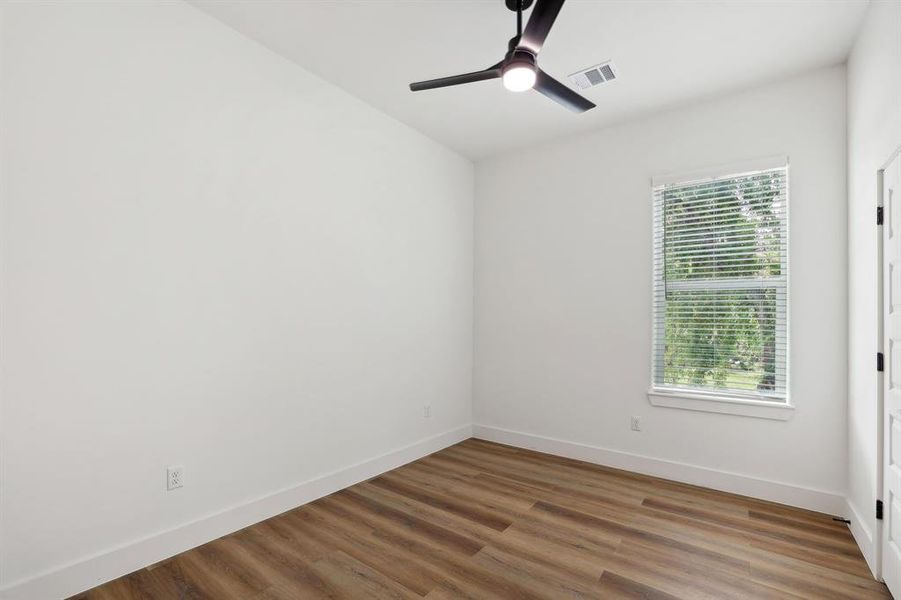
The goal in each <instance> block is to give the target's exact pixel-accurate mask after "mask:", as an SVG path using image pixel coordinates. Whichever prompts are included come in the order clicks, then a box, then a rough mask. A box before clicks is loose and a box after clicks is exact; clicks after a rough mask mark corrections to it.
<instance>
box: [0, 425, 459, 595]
mask: <svg viewBox="0 0 901 600" xmlns="http://www.w3.org/2000/svg"><path fill="white" fill-rule="evenodd" d="M470 437H472V427H471V426H469V425H465V426H463V427H458V428H456V429H452V430H450V431H446V432H444V433H441V434H438V435H435V436H432V437H429V438H426V439H423V440H420V441H418V442H414V443H412V444H409V445H407V446H404V447H402V448H398V449H397V450H393V451H391V452H388V453H386V454H383V455H381V456H378V457H376V458H372V459H369V460H366V461H363V462H360V463H357V464H355V465H351V466H349V467H346V468H344V469H341V470H339V471H334V472H332V473H329V474H327V475H323V476H322V477H318V478H316V479H312V480H310V481H305V482H303V483H301V484H298V485H295V486H292V487H290V488H286V489H284V490H281V491H278V492H275V493H272V494H268V495H266V496H263V497H261V498H258V499H256V500H252V501H250V502H247V503H244V504H241V505H238V506H232V507H230V508H227V509H225V510H222V511H220V512H218V513H215V514H212V515H209V516H206V517H203V518H200V519H197V520H196V521H192V522H190V523H185V524H184V525H180V526H178V527H174V528H172V529H169V530H166V531H162V532H159V533H156V534H153V535H149V536H147V537H145V538H142V539H139V540H135V541H133V542H130V543H127V544H123V545H121V546H118V547H116V548H112V549H110V550H108V551H106V552H103V553H100V554H96V555H94V556H90V557H86V558H84V559H82V560H79V561H78V562H75V563H72V564H69V565H65V566H62V567H58V568H55V569H52V570H50V571H48V572H45V573H42V574H39V575H37V576H35V577H31V578H28V579H26V580H21V581H17V582H13V583H11V584H8V585H7V586H5V587H4V588H3V589H0V598H3V599H7V600H48V599H50V598H66V597H68V596H71V595H74V594H78V593H80V592H83V591H85V590H87V589H90V588H92V587H94V586H97V585H100V584H101V583H105V582H107V581H110V580H112V579H115V578H117V577H121V576H122V575H125V574H127V573H131V572H132V571H136V570H138V569H141V568H143V567H146V566H148V565H151V564H153V563H156V562H159V561H161V560H164V559H166V558H169V557H171V556H174V555H176V554H179V553H180V552H184V551H185V550H189V549H191V548H194V547H197V546H200V545H201V544H205V543H207V542H209V541H212V540H214V539H216V538H219V537H222V536H223V535H226V534H228V533H232V532H234V531H237V530H239V529H243V528H244V527H247V526H249V525H253V524H254V523H258V522H259V521H262V520H264V519H268V518H269V517H273V516H275V515H277V514H280V513H283V512H285V511H287V510H290V509H292V508H295V507H297V506H300V505H303V504H306V503H308V502H312V501H313V500H316V499H317V498H321V497H323V496H326V495H328V494H331V493H333V492H336V491H338V490H341V489H344V488H346V487H349V486H351V485H354V484H356V483H359V482H361V481H365V480H366V479H370V478H372V477H375V476H377V475H380V474H382V473H384V472H385V471H390V470H391V469H396V468H397V467H400V466H401V465H405V464H407V463H409V462H412V461H414V460H417V459H419V458H422V457H423V456H426V455H428V454H431V453H433V452H437V451H438V450H441V449H443V448H446V447H448V446H451V445H453V444H456V443H458V442H461V441H463V440H465V439H468V438H470Z"/></svg>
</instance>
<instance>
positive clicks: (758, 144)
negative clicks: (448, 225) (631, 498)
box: [474, 67, 847, 511]
mask: <svg viewBox="0 0 901 600" xmlns="http://www.w3.org/2000/svg"><path fill="white" fill-rule="evenodd" d="M845 141H846V140H845V73H844V68H843V67H835V68H830V69H826V70H821V71H817V72H814V73H810V74H807V75H804V76H801V77H798V78H795V79H793V80H790V81H786V82H782V83H778V84H775V85H770V86H766V87H761V88H757V89H755V90H753V91H748V92H744V93H741V94H737V95H734V96H730V97H726V98H722V99H717V100H712V101H709V102H705V103H701V104H698V105H694V106H692V107H690V108H684V109H680V110H675V111H672V112H667V113H664V114H660V115H657V116H653V117H651V118H647V119H644V120H640V121H635V122H631V123H625V124H622V125H620V126H616V127H611V128H609V129H604V130H601V131H597V132H593V133H590V134H586V135H583V136H579V137H574V138H567V139H564V140H560V141H559V142H556V143H551V144H547V145H543V146H540V147H536V148H533V149H528V150H524V151H522V152H517V153H512V154H507V155H504V156H501V157H498V158H495V159H492V160H486V161H484V162H480V163H478V165H477V169H476V190H477V196H476V324H477V326H476V364H475V376H474V377H475V383H474V388H475V396H474V403H475V405H474V418H475V423H476V432H477V434H479V435H485V436H487V437H491V438H492V439H500V440H507V441H512V442H514V443H516V442H519V443H525V444H529V443H531V444H532V445H536V446H537V447H540V448H544V449H552V450H556V451H567V452H570V453H574V454H576V455H579V456H584V457H587V458H589V459H592V458H597V459H598V460H600V461H601V462H604V461H606V462H612V463H615V464H617V465H620V466H624V467H626V468H632V469H638V470H645V471H648V472H655V473H659V474H664V475H668V476H675V477H679V478H683V479H691V480H692V481H694V482H696V483H701V484H704V485H710V486H714V487H721V488H725V489H732V490H735V491H742V492H744V493H751V494H752V495H762V496H770V497H773V498H774V499H778V500H782V501H790V502H793V503H798V504H802V505H809V506H812V507H816V508H820V509H823V510H836V511H837V510H841V509H842V508H843V507H844V504H843V501H842V496H843V495H844V489H845V471H846V468H845V465H846V443H845V442H846V423H845V415H846V389H847V386H846V375H845V374H846V364H847V362H846V361H847V352H846V349H845V345H846V339H847V321H846V318H847V316H846V307H847V304H846V297H847V293H846V283H847V280H846V264H847V255H846V223H845V217H846V201H845V197H846V196H845V189H846V187H845V184H846V182H845ZM772 155H788V156H789V159H790V161H791V189H790V193H791V197H790V210H791V241H790V253H791V255H790V256H791V258H790V260H791V269H792V270H791V303H792V307H791V325H790V326H791V339H792V343H793V345H792V348H791V355H790V360H791V369H792V371H791V385H792V388H791V394H792V399H793V401H794V403H795V404H796V405H797V409H796V410H795V411H794V415H793V417H792V418H791V419H790V420H788V421H785V422H782V421H774V420H765V419H757V418H749V417H741V416H733V415H722V414H712V413H703V412H690V411H686V410H680V409H672V408H662V407H653V406H651V405H650V404H649V402H648V399H647V397H646V391H647V389H648V386H649V379H650V375H649V371H650V367H649V361H650V339H651V250H652V248H651V194H650V178H651V177H652V176H653V175H656V174H662V173H667V172H673V171H676V172H678V171H686V170H692V169H698V168H704V167H708V166H715V165H719V164H724V163H731V162H736V161H742V160H746V159H753V158H757V157H766V156H772ZM631 415H639V416H641V417H642V420H643V431H642V432H640V433H637V432H633V431H630V419H629V418H630V416H631ZM505 430H506V431H505ZM510 431H512V432H520V433H526V434H530V435H528V436H522V435H517V434H515V433H513V434H511V433H509V432H510ZM546 438H552V439H550V440H548V439H546ZM598 449H600V450H598ZM609 451H613V452H609ZM660 461H666V462H660ZM673 463H682V464H673ZM685 465H691V466H694V467H701V468H700V469H693V468H691V467H685ZM711 470H712V471H711ZM724 472H725V473H724ZM733 475H739V476H741V477H734V476H733ZM760 480H763V481H760ZM774 482H775V483H774ZM778 484H783V485H778Z"/></svg>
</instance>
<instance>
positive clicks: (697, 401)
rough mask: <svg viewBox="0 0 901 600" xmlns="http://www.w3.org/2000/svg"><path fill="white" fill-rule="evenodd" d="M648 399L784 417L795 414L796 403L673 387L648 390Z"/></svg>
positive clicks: (702, 408) (668, 404)
mask: <svg viewBox="0 0 901 600" xmlns="http://www.w3.org/2000/svg"><path fill="white" fill-rule="evenodd" d="M648 400H650V401H651V404H653V405H654V406H665V407H667V408H681V409H684V410H695V411H701V412H714V413H722V414H727V415H739V416H742V417H756V418H758V419H774V420H777V421H787V420H788V419H790V418H791V417H792V414H794V411H795V407H794V406H792V405H791V404H790V403H788V402H769V401H767V400H750V399H745V398H735V397H731V396H716V395H713V394H701V393H697V394H695V393H692V392H688V391H686V392H681V391H673V390H655V389H651V390H648Z"/></svg>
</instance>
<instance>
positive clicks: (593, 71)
mask: <svg viewBox="0 0 901 600" xmlns="http://www.w3.org/2000/svg"><path fill="white" fill-rule="evenodd" d="M614 79H616V67H614V66H613V63H612V62H610V61H607V62H605V63H601V64H599V65H595V66H593V67H590V68H588V69H583V70H582V71H579V72H578V73H573V74H572V75H570V76H569V80H570V81H572V82H573V83H574V84H575V85H576V87H578V88H580V89H583V90H584V89H587V88H590V87H594V86H596V85H600V84H602V83H607V82H608V81H613V80H614Z"/></svg>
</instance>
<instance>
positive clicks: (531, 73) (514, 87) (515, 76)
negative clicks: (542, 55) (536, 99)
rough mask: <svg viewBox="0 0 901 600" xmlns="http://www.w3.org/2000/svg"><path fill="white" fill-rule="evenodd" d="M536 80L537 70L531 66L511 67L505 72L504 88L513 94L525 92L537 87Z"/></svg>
mask: <svg viewBox="0 0 901 600" xmlns="http://www.w3.org/2000/svg"><path fill="white" fill-rule="evenodd" d="M535 78H536V73H535V69H534V68H533V67H532V66H531V65H525V64H515V65H511V66H510V67H508V68H507V69H505V70H504V87H505V88H507V89H508V90H510V91H511V92H524V91H526V90H530V89H532V88H533V87H535Z"/></svg>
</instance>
